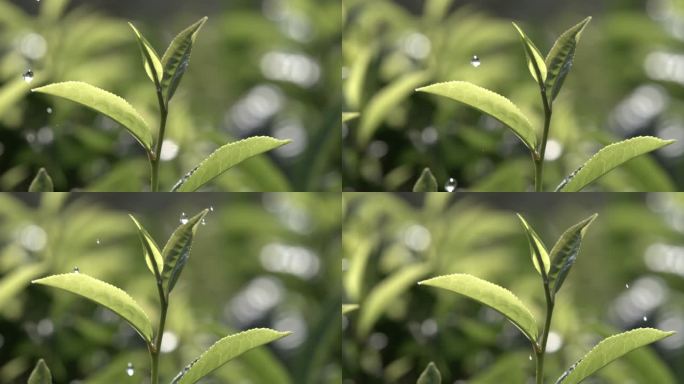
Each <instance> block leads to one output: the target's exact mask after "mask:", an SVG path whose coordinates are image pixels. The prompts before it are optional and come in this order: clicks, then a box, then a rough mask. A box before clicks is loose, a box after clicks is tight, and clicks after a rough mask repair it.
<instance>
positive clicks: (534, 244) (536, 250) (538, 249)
mask: <svg viewBox="0 0 684 384" xmlns="http://www.w3.org/2000/svg"><path fill="white" fill-rule="evenodd" d="M518 218H519V219H520V222H521V223H522V225H523V228H524V229H525V233H526V234H527V240H528V241H529V243H530V254H531V256H532V263H533V264H534V269H536V270H537V272H539V274H540V275H541V269H539V261H538V258H537V256H538V257H539V259H541V261H542V263H543V264H544V272H546V273H547V274H548V273H549V268H550V264H551V262H550V261H549V260H550V259H549V252H548V251H547V250H546V246H545V245H544V242H543V241H542V240H541V238H540V237H539V235H537V232H535V230H534V228H532V226H530V225H529V224H528V223H527V221H526V220H525V218H523V217H522V216H521V215H520V214H518Z"/></svg>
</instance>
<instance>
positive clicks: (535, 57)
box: [513, 23, 546, 84]
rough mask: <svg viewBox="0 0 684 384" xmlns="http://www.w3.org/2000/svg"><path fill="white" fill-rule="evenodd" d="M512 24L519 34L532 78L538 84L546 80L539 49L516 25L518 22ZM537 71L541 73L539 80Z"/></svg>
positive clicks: (544, 66)
mask: <svg viewBox="0 0 684 384" xmlns="http://www.w3.org/2000/svg"><path fill="white" fill-rule="evenodd" d="M513 26H514V27H515V30H516V31H518V34H519V35H520V41H521V42H522V44H523V47H524V48H525V57H526V58H527V68H528V69H529V70H530V73H531V74H532V78H533V79H534V81H536V82H538V83H540V84H544V81H545V80H546V64H545V63H544V58H543V57H542V55H541V53H539V50H538V49H537V47H536V46H535V45H534V43H533V42H532V40H530V38H529V37H527V35H525V32H523V30H522V29H520V27H518V24H516V23H513ZM535 67H536V68H535ZM537 71H538V72H539V74H540V75H541V81H539V78H538V77H537Z"/></svg>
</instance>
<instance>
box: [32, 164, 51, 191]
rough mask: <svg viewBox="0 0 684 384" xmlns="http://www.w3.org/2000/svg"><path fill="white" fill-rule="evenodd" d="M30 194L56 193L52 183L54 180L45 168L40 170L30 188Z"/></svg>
mask: <svg viewBox="0 0 684 384" xmlns="http://www.w3.org/2000/svg"><path fill="white" fill-rule="evenodd" d="M28 191H29V192H54V191H55V186H54V184H53V183H52V178H51V177H50V175H48V173H47V171H46V170H45V168H41V169H39V170H38V173H37V174H36V177H35V178H34V179H33V181H32V182H31V185H30V186H29V190H28Z"/></svg>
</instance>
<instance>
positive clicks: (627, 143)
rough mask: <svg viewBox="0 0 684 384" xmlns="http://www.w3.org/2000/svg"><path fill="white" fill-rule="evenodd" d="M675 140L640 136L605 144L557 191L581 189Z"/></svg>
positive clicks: (564, 181) (576, 190) (562, 183)
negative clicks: (628, 162) (622, 165)
mask: <svg viewBox="0 0 684 384" xmlns="http://www.w3.org/2000/svg"><path fill="white" fill-rule="evenodd" d="M674 142H675V140H663V139H659V138H657V137H652V136H638V137H633V138H631V139H627V140H624V141H620V142H617V143H613V144H610V145H608V146H605V147H603V148H602V149H601V150H600V151H598V152H597V153H596V154H595V155H594V156H593V157H592V158H591V159H589V160H587V162H586V163H584V165H582V166H581V167H579V168H578V169H577V170H576V171H574V172H573V173H572V174H570V176H568V177H567V178H565V180H563V181H562V182H561V184H560V185H559V186H558V187H557V188H556V191H561V192H578V191H581V190H582V188H584V187H586V186H587V185H589V184H591V183H593V182H594V181H596V180H597V179H598V178H600V177H601V176H603V175H605V174H606V173H608V172H610V171H611V170H613V169H614V168H616V167H617V166H619V165H621V164H623V163H625V162H627V161H629V160H632V159H633V158H635V157H637V156H641V155H643V154H644V153H648V152H651V151H655V150H656V149H659V148H662V147H664V146H666V145H670V144H672V143H674Z"/></svg>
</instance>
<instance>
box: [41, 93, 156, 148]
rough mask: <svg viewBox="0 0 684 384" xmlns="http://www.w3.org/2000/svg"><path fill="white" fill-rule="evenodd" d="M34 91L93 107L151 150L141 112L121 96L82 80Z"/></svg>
mask: <svg viewBox="0 0 684 384" xmlns="http://www.w3.org/2000/svg"><path fill="white" fill-rule="evenodd" d="M33 92H39V93H45V94H48V95H53V96H59V97H62V98H65V99H67V100H71V101H75V102H77V103H79V104H81V105H84V106H86V107H88V108H92V109H94V110H95V111H97V112H100V113H102V114H103V115H106V116H108V117H110V118H111V119H113V120H114V121H116V122H118V123H119V124H121V125H123V126H124V127H125V128H126V129H128V131H129V132H130V133H131V134H132V135H133V136H134V137H135V138H136V139H137V140H138V141H139V142H140V144H142V146H143V147H145V149H146V150H148V151H150V148H151V146H152V133H151V131H150V128H149V127H148V126H147V123H145V120H143V118H142V117H141V116H140V114H139V113H138V112H137V111H136V110H135V109H134V108H133V107H132V106H131V105H130V104H128V102H127V101H126V100H124V99H122V98H121V97H119V96H117V95H115V94H113V93H110V92H107V91H105V90H103V89H100V88H97V87H95V86H92V85H90V84H88V83H83V82H80V81H66V82H63V83H55V84H49V85H46V86H44V87H40V88H35V89H33Z"/></svg>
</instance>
